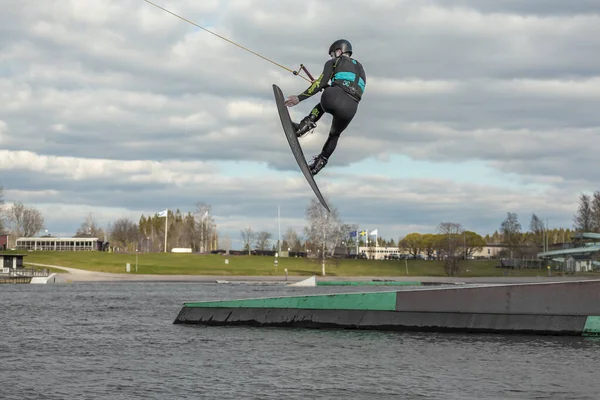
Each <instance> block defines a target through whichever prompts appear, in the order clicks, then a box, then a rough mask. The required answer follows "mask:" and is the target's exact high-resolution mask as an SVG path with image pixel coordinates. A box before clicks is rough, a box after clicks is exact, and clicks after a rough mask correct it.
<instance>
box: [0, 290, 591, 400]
mask: <svg viewBox="0 0 600 400" xmlns="http://www.w3.org/2000/svg"><path fill="white" fill-rule="evenodd" d="M359 290H360V291H364V290H390V288H381V287H379V288H364V287H363V288H351V287H350V288H349V287H324V288H321V287H318V288H289V287H283V286H257V285H212V284H210V285H209V284H200V283H189V284H188V283H94V284H83V283H77V284H73V283H71V284H56V285H0V301H1V304H2V305H1V306H0V317H1V319H0V338H1V340H0V371H1V372H0V373H1V377H2V383H0V398H1V399H11V400H12V399H15V400H16V399H19V400H21V399H78V400H80V399H99V398H102V399H254V398H260V399H388V398H409V399H410V398H417V399H598V398H600V395H599V393H600V340H596V339H590V338H572V337H569V338H563V337H551V336H503V335H457V334H435V333H427V334H419V333H390V332H364V331H351V330H308V329H287V328H244V327H202V326H185V325H174V324H173V321H174V319H175V317H176V316H177V313H178V312H179V310H180V309H181V306H182V303H183V302H184V301H190V300H208V299H229V298H248V297H266V296H273V295H297V294H315V293H331V292H349V291H359ZM407 290H410V289H409V288H408V289H407Z"/></svg>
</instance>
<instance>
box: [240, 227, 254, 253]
mask: <svg viewBox="0 0 600 400" xmlns="http://www.w3.org/2000/svg"><path fill="white" fill-rule="evenodd" d="M241 235H242V242H243V243H244V250H246V251H248V254H250V249H251V248H252V243H254V238H255V233H254V232H253V231H252V228H251V227H247V228H245V229H242V230H241Z"/></svg>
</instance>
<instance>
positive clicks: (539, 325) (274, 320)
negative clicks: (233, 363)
mask: <svg viewBox="0 0 600 400" xmlns="http://www.w3.org/2000/svg"><path fill="white" fill-rule="evenodd" d="M585 322H586V317H582V316H556V315H508V314H502V315H493V314H473V313H468V314H465V313H429V312H424V313H420V312H394V311H374V310H306V309H281V308H275V309H269V308H245V309H243V308H199V307H191V308H190V307H188V308H185V307H184V308H183V309H182V310H181V312H180V313H179V315H178V316H177V319H176V321H175V323H176V324H200V325H208V326H211V325H212V326H239V325H246V326H259V327H269V326H271V327H293V328H338V329H376V330H387V331H435V332H494V333H530V334H553V335H579V334H581V331H582V329H583V327H584V325H585Z"/></svg>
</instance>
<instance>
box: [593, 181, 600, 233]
mask: <svg viewBox="0 0 600 400" xmlns="http://www.w3.org/2000/svg"><path fill="white" fill-rule="evenodd" d="M591 228H592V232H600V191H595V192H594V195H593V197H592V223H591Z"/></svg>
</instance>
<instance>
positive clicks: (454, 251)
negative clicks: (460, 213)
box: [438, 222, 465, 276]
mask: <svg viewBox="0 0 600 400" xmlns="http://www.w3.org/2000/svg"><path fill="white" fill-rule="evenodd" d="M438 231H439V233H440V236H439V243H440V245H441V246H442V252H443V256H442V266H443V268H444V272H446V275H448V276H455V275H458V273H459V267H460V265H459V263H460V259H461V258H463V256H464V251H465V248H464V237H463V236H462V234H463V232H464V231H463V228H462V225H461V224H458V223H455V222H442V223H441V224H440V225H439V226H438Z"/></svg>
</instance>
